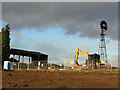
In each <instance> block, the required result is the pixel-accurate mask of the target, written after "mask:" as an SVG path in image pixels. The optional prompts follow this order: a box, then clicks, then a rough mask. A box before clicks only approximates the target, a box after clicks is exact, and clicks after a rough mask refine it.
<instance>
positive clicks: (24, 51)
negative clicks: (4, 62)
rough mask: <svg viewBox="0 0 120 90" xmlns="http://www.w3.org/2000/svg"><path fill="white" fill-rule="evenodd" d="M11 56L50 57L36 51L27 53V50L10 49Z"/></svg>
mask: <svg viewBox="0 0 120 90" xmlns="http://www.w3.org/2000/svg"><path fill="white" fill-rule="evenodd" d="M10 54H14V55H21V56H41V55H43V56H48V55H47V54H43V53H40V52H35V51H27V50H21V49H13V48H11V49H10Z"/></svg>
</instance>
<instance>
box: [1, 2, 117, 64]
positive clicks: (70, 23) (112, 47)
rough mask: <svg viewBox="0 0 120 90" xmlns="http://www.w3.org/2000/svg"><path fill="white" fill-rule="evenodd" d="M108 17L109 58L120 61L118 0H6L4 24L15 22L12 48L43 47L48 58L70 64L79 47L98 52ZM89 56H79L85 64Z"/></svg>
mask: <svg viewBox="0 0 120 90" xmlns="http://www.w3.org/2000/svg"><path fill="white" fill-rule="evenodd" d="M102 20H105V21H107V23H108V30H107V32H106V34H107V35H106V42H107V54H108V61H109V62H110V63H112V65H114V66H117V65H118V3H116V2H106V3H105V2H80V3H78V2H74V3H73V2H72V3H70V2H66V3H65V2H64V3H62V2H58V3H53V2H51V3H49V2H3V3H2V24H3V26H5V25H6V24H7V23H9V24H10V26H11V36H10V37H11V48H18V49H24V50H33V51H39V52H42V53H45V54H48V55H49V60H48V62H49V63H51V62H53V63H57V64H59V63H64V64H66V65H70V62H71V61H73V60H74V56H75V50H76V49H77V48H79V49H81V50H84V51H87V52H88V53H89V54H93V53H98V48H99V46H98V45H99V42H100V36H99V34H100V26H99V24H100V22H101V21H102ZM86 59H87V57H86V56H84V55H80V56H79V63H81V64H83V63H84V62H85V60H86Z"/></svg>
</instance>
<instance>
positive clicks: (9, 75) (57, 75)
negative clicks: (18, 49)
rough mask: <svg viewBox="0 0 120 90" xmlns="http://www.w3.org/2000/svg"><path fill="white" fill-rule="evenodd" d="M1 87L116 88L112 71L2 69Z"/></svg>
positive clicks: (116, 73) (116, 76)
mask: <svg viewBox="0 0 120 90" xmlns="http://www.w3.org/2000/svg"><path fill="white" fill-rule="evenodd" d="M2 75H3V77H2V79H3V82H2V85H3V88H118V72H116V71H113V72H109V71H90V70H89V71H87V72H85V71H82V72H78V71H37V70H36V71H33V70H30V71H3V72H2Z"/></svg>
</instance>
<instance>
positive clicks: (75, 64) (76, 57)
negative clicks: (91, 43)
mask: <svg viewBox="0 0 120 90" xmlns="http://www.w3.org/2000/svg"><path fill="white" fill-rule="evenodd" d="M79 53H80V54H83V55H85V56H87V57H90V56H91V55H98V54H89V53H88V52H86V51H84V50H81V51H79V48H77V49H76V53H75V60H74V66H79V64H78V55H79ZM98 56H99V55H98ZM100 64H103V61H100V62H96V66H99V65H100ZM93 66H95V63H94V64H93Z"/></svg>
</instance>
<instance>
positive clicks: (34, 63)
mask: <svg viewBox="0 0 120 90" xmlns="http://www.w3.org/2000/svg"><path fill="white" fill-rule="evenodd" d="M10 55H13V57H12V61H11V63H12V62H13V63H14V62H16V60H18V62H17V63H16V66H15V67H16V68H17V69H36V68H38V62H40V64H41V65H42V68H47V64H48V55H46V54H43V53H40V52H34V51H27V50H21V49H13V48H11V49H10ZM16 55H18V59H15V56H16ZM24 56H26V57H29V58H28V59H29V60H28V61H29V62H28V64H26V63H24V60H25V59H24ZM21 57H22V60H20V59H21ZM20 61H22V62H20ZM12 65H13V64H11V67H13V66H12Z"/></svg>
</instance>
